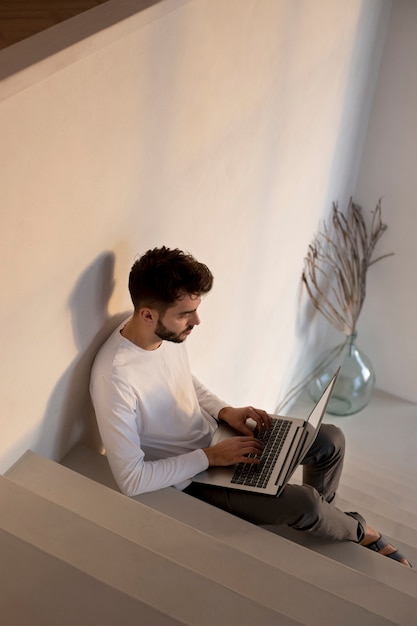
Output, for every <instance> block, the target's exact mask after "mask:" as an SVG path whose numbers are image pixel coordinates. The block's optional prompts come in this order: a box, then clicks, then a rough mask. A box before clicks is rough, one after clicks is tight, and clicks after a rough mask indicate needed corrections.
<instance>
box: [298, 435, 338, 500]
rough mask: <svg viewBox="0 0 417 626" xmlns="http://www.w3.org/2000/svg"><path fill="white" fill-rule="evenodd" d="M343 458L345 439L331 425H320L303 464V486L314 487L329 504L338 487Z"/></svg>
mask: <svg viewBox="0 0 417 626" xmlns="http://www.w3.org/2000/svg"><path fill="white" fill-rule="evenodd" d="M344 456H345V437H344V435H343V433H342V431H341V430H340V428H337V427H336V426H333V424H322V425H321V427H320V430H319V432H318V434H317V437H316V439H315V441H314V443H313V445H312V446H311V448H310V450H309V451H308V453H307V456H306V457H305V459H304V462H303V484H304V485H311V486H312V487H314V488H315V489H316V490H317V491H318V492H319V493H320V494H321V495H322V496H323V497H324V499H325V500H327V502H331V501H332V500H333V499H334V497H335V494H336V490H337V488H338V486H339V481H340V476H341V474H342V469H343V459H344Z"/></svg>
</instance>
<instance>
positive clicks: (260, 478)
mask: <svg viewBox="0 0 417 626" xmlns="http://www.w3.org/2000/svg"><path fill="white" fill-rule="evenodd" d="M290 426H291V421H290V420H285V419H275V420H274V421H273V423H272V428H270V429H269V430H266V429H264V430H262V431H258V429H257V428H256V429H255V431H254V435H255V437H256V438H257V439H259V441H260V442H261V443H262V444H263V446H264V449H263V452H262V456H261V460H260V462H259V463H258V464H256V465H251V464H249V463H239V464H238V465H237V466H236V470H235V472H234V474H233V477H232V480H231V482H232V483H234V484H235V485H246V486H248V487H259V488H260V489H265V488H266V486H267V484H268V480H269V478H270V476H271V474H272V470H273V469H274V467H275V462H276V459H277V458H278V455H279V453H280V452H281V449H282V446H283V445H284V442H285V439H286V437H287V435H288V432H289V430H290ZM250 456H252V457H253V456H255V455H250Z"/></svg>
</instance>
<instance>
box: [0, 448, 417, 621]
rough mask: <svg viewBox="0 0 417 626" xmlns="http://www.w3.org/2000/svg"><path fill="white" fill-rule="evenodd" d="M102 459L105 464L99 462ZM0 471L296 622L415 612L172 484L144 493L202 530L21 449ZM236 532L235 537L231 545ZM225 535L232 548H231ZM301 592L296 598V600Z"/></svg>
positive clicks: (401, 599) (416, 606)
mask: <svg viewBox="0 0 417 626" xmlns="http://www.w3.org/2000/svg"><path fill="white" fill-rule="evenodd" d="M92 454H95V453H92ZM97 456H98V455H97ZM104 461H105V462H107V461H106V459H104ZM7 475H8V478H10V479H12V480H15V481H17V482H19V483H21V482H23V483H24V484H25V486H26V487H28V488H30V489H34V490H36V492H37V493H40V494H42V495H43V496H45V497H48V498H50V499H52V500H53V501H54V502H58V503H59V504H60V505H61V506H65V507H68V508H69V509H71V511H76V512H77V513H79V514H82V515H83V516H85V517H86V518H87V519H89V520H90V521H94V522H95V523H97V524H99V525H100V526H102V527H105V528H106V529H110V530H111V531H112V532H114V533H117V534H120V535H122V536H123V537H125V538H127V539H128V540H129V541H130V542H132V543H133V544H143V545H146V546H147V547H148V548H149V549H151V550H153V551H155V552H156V553H158V554H163V555H164V556H166V557H167V558H169V559H171V560H172V561H175V562H176V563H179V564H181V565H182V566H183V567H186V568H189V569H190V570H192V571H194V572H198V574H200V575H203V576H205V577H207V578H213V579H215V580H216V581H217V582H218V583H219V584H222V585H224V586H227V587H228V588H232V589H233V590H234V591H235V592H236V593H241V594H242V595H244V596H245V597H249V598H251V599H252V600H254V601H255V600H256V601H257V602H259V603H260V604H261V605H268V606H269V607H270V608H271V609H273V610H276V611H277V612H278V611H279V610H281V612H282V613H285V615H287V616H290V617H292V618H293V619H294V620H296V621H299V622H301V623H306V624H307V623H308V624H309V625H313V624H317V625H319V624H327V623H328V624H333V619H334V614H335V612H336V611H337V612H338V613H341V617H340V620H339V622H338V624H340V625H342V624H346V625H347V626H350V625H351V624H352V623H360V622H361V620H366V622H365V621H362V623H367V624H369V625H371V624H374V623H375V624H380V623H381V624H382V623H385V622H388V623H389V622H390V621H391V623H395V624H400V623H401V624H411V622H410V618H411V616H414V615H415V614H416V611H417V601H415V600H411V599H410V598H409V597H408V596H407V595H405V594H403V593H402V592H400V591H397V590H394V589H392V588H389V587H386V586H385V585H381V583H378V582H377V581H374V580H372V579H369V578H366V577H364V576H358V575H357V574H356V573H355V572H353V571H352V570H350V569H349V568H346V567H343V566H341V565H340V564H334V563H332V562H330V561H328V559H325V558H323V557H321V556H319V555H313V554H310V556H309V553H308V552H306V551H305V550H304V549H302V548H298V549H297V547H296V546H294V545H293V544H290V543H289V542H288V541H286V540H285V539H282V538H280V537H277V536H275V535H273V534H272V533H268V532H266V531H263V530H262V529H259V528H257V527H255V526H253V525H251V524H248V523H246V522H243V521H242V520H238V519H237V518H234V517H233V516H230V515H228V514H227V513H224V512H223V511H219V510H217V509H214V507H211V506H209V505H207V504H205V503H202V502H199V501H198V500H195V499H194V498H191V497H190V496H187V495H186V494H183V493H181V492H178V491H176V490H175V489H173V488H170V489H167V490H164V492H163V493H162V492H154V493H153V494H147V496H152V497H153V499H155V498H157V499H159V500H160V501H164V502H166V501H167V500H168V501H169V500H170V499H171V502H172V499H173V500H175V504H174V508H175V510H176V511H177V512H178V510H181V511H183V512H185V513H186V514H187V513H188V510H189V508H190V507H191V508H192V509H194V506H197V508H198V509H199V517H200V516H201V515H203V517H204V520H205V522H206V524H205V526H204V527H201V523H200V522H201V519H200V520H199V521H197V524H195V523H194V521H193V520H190V519H189V518H188V516H187V515H185V518H186V519H185V521H184V520H179V521H178V520H176V519H175V516H174V519H173V518H172V516H170V517H167V515H166V514H165V513H164V514H161V512H159V511H158V510H155V507H152V505H151V507H149V504H147V505H146V506H145V505H144V504H143V503H142V504H140V502H142V498H144V496H141V497H140V498H138V499H130V498H127V497H125V496H123V495H121V494H119V493H114V492H113V491H110V490H109V489H107V488H105V487H103V486H101V485H98V484H96V483H94V482H92V481H90V480H88V479H86V478H84V477H82V476H81V475H77V474H75V473H74V472H71V471H69V470H68V469H67V468H65V467H61V466H58V465H57V464H54V463H53V462H52V461H49V460H47V459H43V458H42V457H38V456H37V455H34V454H33V453H31V454H26V455H25V457H24V458H23V459H21V461H19V462H18V463H17V464H16V465H15V466H14V467H13V468H11V470H9V472H8V474H7ZM63 486H64V488H63ZM147 499H148V500H149V498H147ZM135 500H140V502H138V501H135ZM145 500H146V498H145ZM201 505H203V506H201ZM207 512H209V513H210V517H211V515H212V514H213V512H214V515H215V516H217V517H218V523H220V525H221V528H222V530H223V531H224V530H225V528H226V529H227V526H228V525H229V529H228V532H227V534H226V536H225V535H224V534H223V536H222V537H218V536H217V533H213V530H214V529H213V526H212V519H208V517H207ZM193 513H194V514H195V511H193ZM225 520H227V522H228V524H227V523H226V524H225ZM207 521H208V524H207ZM242 533H243V535H242ZM253 533H255V534H256V535H257V536H258V538H259V539H258V542H257V543H258V545H262V548H263V549H262V551H261V552H263V553H264V554H265V553H266V554H269V555H270V554H273V555H274V556H273V558H272V559H264V558H262V555H261V557H260V556H259V554H258V545H255V546H253V548H252V550H248V545H247V544H248V543H252V534H253ZM239 536H240V538H241V539H240V541H237V545H236V538H237V537H239ZM232 537H234V539H235V545H232V544H233V542H232V541H231V539H232ZM239 544H241V545H239ZM242 547H243V550H242ZM280 566H283V567H284V569H281V568H280ZM291 569H293V570H294V569H295V570H297V569H298V570H300V571H301V572H302V574H303V576H304V579H303V578H299V577H298V576H297V574H294V573H291V571H288V570H291ZM332 570H333V571H332ZM248 572H250V576H249V577H248V576H247V573H248ZM309 578H310V580H308V579H309ZM336 582H337V584H336ZM340 588H341V589H342V593H340ZM300 595H301V596H302V597H303V602H302V603H300V602H299V598H300ZM338 596H339V597H338ZM344 596H345V597H344ZM355 604H357V606H355ZM381 620H384V621H383V622H381Z"/></svg>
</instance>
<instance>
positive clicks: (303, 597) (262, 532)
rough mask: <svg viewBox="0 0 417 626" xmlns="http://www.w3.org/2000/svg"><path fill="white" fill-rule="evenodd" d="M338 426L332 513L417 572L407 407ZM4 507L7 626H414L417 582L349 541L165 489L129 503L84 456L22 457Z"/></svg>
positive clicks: (380, 401) (101, 467)
mask: <svg viewBox="0 0 417 626" xmlns="http://www.w3.org/2000/svg"><path fill="white" fill-rule="evenodd" d="M387 405H388V406H390V407H391V408H393V406H395V410H396V412H395V419H396V426H397V428H398V433H399V435H398V437H397V440H396V442H393V438H392V436H391V434H390V429H391V426H390V425H389V424H386V423H385V422H386V421H387V416H386V415H384V411H385V409H386V407H387ZM304 408H305V407H304V406H303V401H302V400H300V402H299V404H298V406H297V407H296V409H297V410H298V411H299V412H300V413H302V412H303V411H304ZM331 421H336V420H335V419H333V420H331ZM337 423H338V424H339V425H342V426H343V430H344V432H345V434H346V438H347V442H348V454H347V459H346V466H345V472H344V477H343V482H342V485H341V488H340V493H339V495H338V502H337V505H338V506H340V507H341V508H346V509H347V510H359V511H360V512H361V513H363V514H364V515H365V517H366V518H367V519H368V521H369V522H370V523H371V524H372V525H374V526H376V527H377V528H378V529H379V530H381V531H382V532H383V533H384V534H385V535H387V536H389V537H390V538H392V542H393V543H394V544H395V545H397V546H398V547H400V548H401V549H402V551H403V552H404V553H405V554H406V555H407V557H408V558H409V559H410V561H411V562H414V564H415V565H416V567H417V486H416V485H417V483H416V481H415V478H416V476H417V471H416V460H415V459H414V458H411V459H407V458H406V454H405V452H404V454H402V455H401V456H399V455H398V454H393V450H395V449H396V447H398V446H399V447H400V449H401V450H403V451H406V450H408V449H409V450H410V451H411V449H412V440H413V438H414V443H415V437H416V435H415V433H416V427H417V407H416V406H414V405H410V404H408V403H405V402H403V401H401V400H398V399H392V398H391V397H389V396H388V397H387V396H385V395H384V394H376V396H375V398H374V400H373V402H372V407H369V409H366V410H365V411H363V412H362V413H360V414H358V415H356V416H352V417H350V418H344V420H342V421H341V420H340V419H339V420H337ZM384 428H385V432H386V433H387V436H386V438H385V439H384V438H383V436H382V435H381V431H382V430H383V429H384ZM375 432H377V433H378V437H377V438H375V436H373V438H372V437H370V434H371V433H375ZM381 436H382V439H380V440H378V438H379V437H381ZM401 437H402V438H403V441H402V443H401V441H400V439H401ZM376 439H377V440H376ZM367 446H368V448H367ZM384 446H385V447H384ZM364 450H367V452H366V454H364ZM378 450H379V453H380V454H378ZM381 459H383V462H382V461H381ZM413 464H414V465H413ZM74 470H75V471H74ZM387 472H389V474H390V475H389V477H388V476H387ZM295 480H299V476H296V477H295ZM0 502H1V503H2V507H1V508H2V516H1V527H0V542H1V549H2V551H1V554H2V565H3V567H2V568H1V572H2V573H1V587H0V608H1V615H2V624H3V623H4V624H5V626H14V625H15V624H16V626H17V625H19V626H26V625H27V626H38V625H39V626H61V625H64V626H66V625H67V624H68V625H74V626H75V625H77V626H84V625H85V626H87V625H88V626H95V625H96V624H97V626H98V625H100V626H102V625H107V624H108V625H109V626H110V625H112V626H113V625H116V624H122V625H123V626H129V625H130V624H136V625H137V624H140V625H142V624H143V625H146V626H148V625H150V626H153V625H155V626H159V625H165V624H189V625H193V626H194V625H195V626H206V625H207V626H223V625H224V626H226V625H227V626H234V625H235V624H239V625H240V624H243V625H245V624H248V625H249V624H251V626H252V625H253V624H256V625H257V626H261V625H264V624H265V625H268V626H269V625H271V626H272V625H283V626H285V625H287V624H288V625H296V624H304V625H306V626H327V625H328V626H373V625H375V626H376V625H378V626H379V625H381V626H383V625H389V624H401V625H404V626H416V625H417V569H414V570H409V569H408V568H406V567H404V566H402V565H400V564H398V563H396V562H393V561H392V560H390V559H387V558H385V557H382V556H380V555H378V554H375V553H372V552H371V551H369V550H366V549H364V548H362V547H361V546H358V545H356V544H353V543H349V542H347V543H338V544H335V543H328V542H325V541H319V540H317V539H315V538H313V537H310V536H308V535H305V534H304V533H300V532H295V531H291V530H290V529H287V528H282V529H280V534H279V535H278V534H274V533H271V532H269V531H268V530H267V529H264V528H259V527H256V526H253V525H252V524H249V523H247V522H244V521H243V520H240V519H237V518H235V517H233V516H231V515H229V514H227V513H225V512H223V511H220V510H218V509H215V508H214V507H211V506H209V505H207V504H205V503H203V502H200V501H198V500H195V499H193V498H192V497H190V496H187V495H186V494H183V493H181V492H178V491H176V490H175V489H173V488H170V489H165V490H161V491H159V492H154V493H150V494H145V495H143V496H140V497H137V498H134V499H131V498H127V497H125V496H123V495H122V494H120V493H119V492H118V491H117V488H116V485H115V483H114V480H113V478H112V476H111V473H110V470H109V467H108V464H107V460H106V458H105V457H103V456H101V455H99V454H97V453H96V452H93V451H91V450H89V449H87V448H85V447H83V446H81V445H78V446H76V447H75V448H74V449H73V450H72V451H71V452H70V453H69V454H68V455H67V456H66V457H65V458H64V459H63V461H62V464H58V463H55V462H53V461H51V460H49V459H46V458H43V457H41V456H39V455H36V454H34V453H33V452H30V451H28V452H27V453H26V454H25V455H24V456H23V457H22V458H21V459H20V460H19V461H18V462H17V463H16V464H15V465H14V466H13V467H11V468H10V469H9V470H8V472H7V473H6V475H5V476H4V477H0ZM394 537H395V539H394Z"/></svg>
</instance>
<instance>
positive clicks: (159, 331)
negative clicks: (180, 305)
mask: <svg viewBox="0 0 417 626" xmlns="http://www.w3.org/2000/svg"><path fill="white" fill-rule="evenodd" d="M193 328H194V326H187V328H186V329H185V330H183V331H182V332H181V333H174V332H173V331H172V330H169V329H168V328H167V327H166V326H164V325H163V323H162V322H161V321H160V320H158V323H157V325H156V328H155V335H156V336H157V337H159V339H162V340H163V341H172V342H173V343H182V342H183V341H184V340H185V339H186V338H187V336H188V331H190V330H192V329H193Z"/></svg>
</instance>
